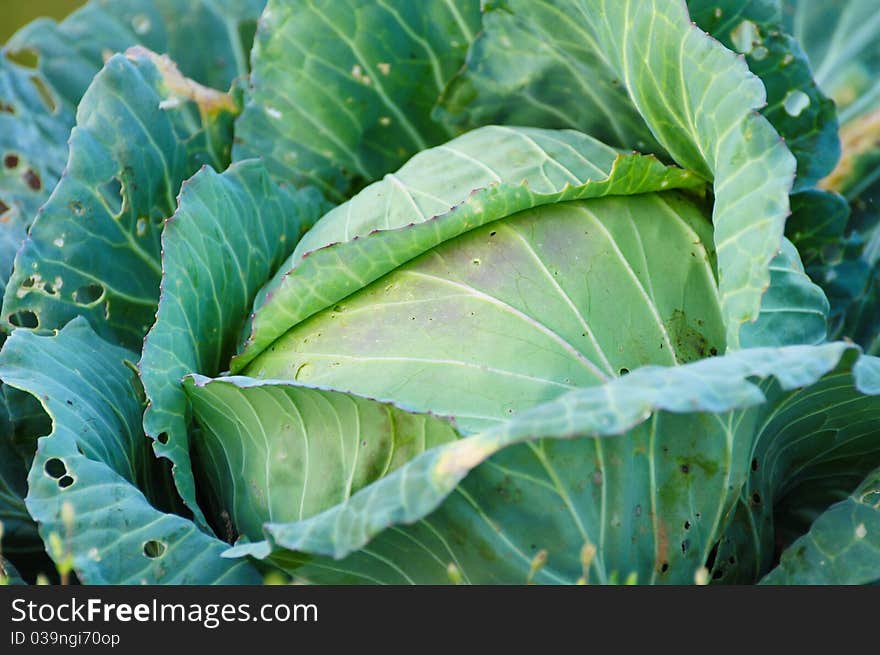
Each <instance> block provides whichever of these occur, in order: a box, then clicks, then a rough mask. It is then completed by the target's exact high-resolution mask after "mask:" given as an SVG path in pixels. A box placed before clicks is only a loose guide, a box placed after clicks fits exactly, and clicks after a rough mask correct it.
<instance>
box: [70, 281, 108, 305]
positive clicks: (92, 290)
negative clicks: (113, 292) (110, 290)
mask: <svg viewBox="0 0 880 655" xmlns="http://www.w3.org/2000/svg"><path fill="white" fill-rule="evenodd" d="M103 295H104V287H102V286H101V285H100V284H87V285H85V286H82V287H80V288H79V289H77V290H76V291H74V292H73V302H75V303H78V304H80V305H91V304H92V303H94V302H97V301H98V300H100V299H101V297H102V296H103Z"/></svg>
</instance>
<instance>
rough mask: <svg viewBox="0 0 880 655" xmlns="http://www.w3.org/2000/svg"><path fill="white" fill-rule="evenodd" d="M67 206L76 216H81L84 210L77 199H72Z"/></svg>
mask: <svg viewBox="0 0 880 655" xmlns="http://www.w3.org/2000/svg"><path fill="white" fill-rule="evenodd" d="M69 207H70V211H72V212H73V213H74V214H76V215H77V216H82V215H83V212H84V211H85V208H84V207H83V204H82V203H81V202H80V201H79V200H74V201H73V202H71V203H70V205H69Z"/></svg>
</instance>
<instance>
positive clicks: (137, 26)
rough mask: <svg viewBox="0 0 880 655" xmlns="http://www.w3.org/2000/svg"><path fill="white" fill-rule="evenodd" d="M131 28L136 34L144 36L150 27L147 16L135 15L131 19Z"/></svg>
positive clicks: (150, 23) (150, 22)
mask: <svg viewBox="0 0 880 655" xmlns="http://www.w3.org/2000/svg"><path fill="white" fill-rule="evenodd" d="M131 27H132V29H133V30H134V31H135V32H136V33H137V34H140V35H144V34H146V33H147V32H149V31H150V27H152V21H150V17H149V16H145V15H144V14H137V15H136V16H135V17H134V18H132V19H131Z"/></svg>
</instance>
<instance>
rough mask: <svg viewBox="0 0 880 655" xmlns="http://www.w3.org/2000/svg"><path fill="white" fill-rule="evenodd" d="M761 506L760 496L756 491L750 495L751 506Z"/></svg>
mask: <svg viewBox="0 0 880 655" xmlns="http://www.w3.org/2000/svg"><path fill="white" fill-rule="evenodd" d="M760 504H761V494H759V493H758V492H757V491H756V492H755V493H753V494H752V505H760Z"/></svg>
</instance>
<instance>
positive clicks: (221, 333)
mask: <svg viewBox="0 0 880 655" xmlns="http://www.w3.org/2000/svg"><path fill="white" fill-rule="evenodd" d="M325 208H326V207H325V203H324V201H323V199H322V198H321V197H320V194H318V193H316V192H315V190H314V189H306V190H303V191H299V192H291V191H290V190H287V189H283V188H280V187H278V186H277V185H275V184H274V183H272V182H271V181H270V180H269V177H268V174H267V173H266V171H265V168H264V167H263V165H262V164H261V163H259V162H257V161H254V160H251V161H245V162H240V163H237V164H234V165H233V166H231V167H230V168H229V169H227V170H226V171H225V172H224V173H222V174H218V173H216V172H214V171H213V170H211V169H210V168H205V169H203V170H201V171H200V172H199V173H197V174H196V175H195V176H193V177H192V178H191V179H190V180H188V181H187V182H186V183H185V184H184V186H183V189H182V190H181V192H180V196H179V205H178V207H177V210H176V212H175V214H174V216H172V217H171V218H170V219H168V221H166V223H165V228H164V231H163V233H162V270H163V276H162V290H161V297H160V300H159V309H158V313H157V315H156V323H155V325H154V326H153V328H152V329H151V330H150V333H149V334H148V335H147V337H146V340H145V341H144V349H143V355H142V357H141V361H140V364H139V368H140V371H141V377H142V378H143V383H144V388H145V390H146V393H147V398H148V401H149V406H148V407H147V411H146V415H145V417H144V429H145V431H146V432H147V434H148V435H150V436H151V437H152V438H153V439H154V440H155V442H154V444H153V447H154V449H155V451H156V453H157V454H158V455H159V456H161V457H167V458H168V459H169V460H171V462H172V463H173V466H174V468H173V472H174V478H175V482H176V484H177V488H178V490H179V491H180V495H181V496H182V498H183V499H184V501H185V502H186V504H187V506H188V507H189V508H190V510H191V511H192V512H193V514H194V515H195V517H196V520H197V521H198V522H199V523H200V524H204V517H203V515H202V511H201V509H200V508H199V506H198V503H197V502H196V491H195V483H194V480H193V473H192V467H191V463H190V455H189V452H190V443H189V438H188V428H189V423H190V415H189V407H188V403H187V400H186V396H185V395H184V392H183V389H182V388H181V385H180V381H181V379H182V378H183V376H184V375H186V374H188V373H192V372H201V373H205V374H210V375H216V374H218V373H220V371H221V370H223V369H224V368H225V367H226V365H227V363H228V361H229V357H230V356H231V355H232V353H233V351H234V350H235V346H236V343H237V340H238V334H239V332H240V331H241V328H242V324H243V323H244V320H245V318H246V317H247V311H248V309H249V308H250V306H251V303H252V302H253V299H254V295H255V294H256V293H257V291H258V289H259V288H260V286H261V285H262V284H263V282H264V281H265V280H266V279H267V278H268V277H269V276H270V275H272V273H274V271H275V269H276V268H277V267H278V265H279V264H280V263H281V262H282V261H283V260H284V259H285V258H286V257H287V256H288V255H289V254H290V252H291V250H292V249H293V247H294V246H295V245H296V243H297V241H298V240H299V237H300V235H301V234H302V233H303V232H304V231H305V230H306V229H308V227H309V226H310V225H312V223H314V222H315V220H316V219H317V218H318V216H320V214H321V213H322V212H323V211H324V209H325Z"/></svg>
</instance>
